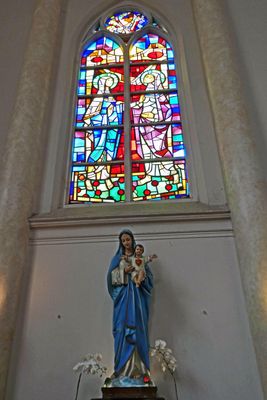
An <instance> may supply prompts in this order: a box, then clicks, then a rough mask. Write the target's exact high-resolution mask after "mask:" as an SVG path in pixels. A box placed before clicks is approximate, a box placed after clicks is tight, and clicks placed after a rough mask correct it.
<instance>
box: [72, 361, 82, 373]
mask: <svg viewBox="0 0 267 400" xmlns="http://www.w3.org/2000/svg"><path fill="white" fill-rule="evenodd" d="M82 369H83V363H82V362H79V363H78V364H76V365H75V366H74V367H73V371H74V372H79V371H81V370H82Z"/></svg>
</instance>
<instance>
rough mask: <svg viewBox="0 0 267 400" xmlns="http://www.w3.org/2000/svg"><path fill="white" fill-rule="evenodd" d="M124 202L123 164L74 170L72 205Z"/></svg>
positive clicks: (72, 177) (84, 167)
mask: <svg viewBox="0 0 267 400" xmlns="http://www.w3.org/2000/svg"><path fill="white" fill-rule="evenodd" d="M124 200H125V188H124V166H123V164H116V165H115V164H114V165H97V166H96V165H90V166H81V167H78V168H77V167H76V166H74V167H73V168H72V175H71V190H70V203H89V202H91V203H114V202H121V201H124Z"/></svg>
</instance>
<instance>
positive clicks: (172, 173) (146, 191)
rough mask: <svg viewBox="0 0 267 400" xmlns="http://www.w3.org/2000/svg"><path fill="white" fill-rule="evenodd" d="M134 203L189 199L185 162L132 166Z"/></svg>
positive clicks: (137, 164) (135, 164)
mask: <svg viewBox="0 0 267 400" xmlns="http://www.w3.org/2000/svg"><path fill="white" fill-rule="evenodd" d="M132 193H133V200H134V201H141V200H163V199H165V200H167V199H177V198H182V197H189V188H188V182H187V176H186V169H185V160H179V161H164V162H148V163H133V164H132Z"/></svg>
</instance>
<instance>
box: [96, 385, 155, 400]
mask: <svg viewBox="0 0 267 400" xmlns="http://www.w3.org/2000/svg"><path fill="white" fill-rule="evenodd" d="M101 390H102V394H103V399H122V398H124V399H125V398H127V399H155V398H156V397H157V387H156V386H137V387H102V389H101Z"/></svg>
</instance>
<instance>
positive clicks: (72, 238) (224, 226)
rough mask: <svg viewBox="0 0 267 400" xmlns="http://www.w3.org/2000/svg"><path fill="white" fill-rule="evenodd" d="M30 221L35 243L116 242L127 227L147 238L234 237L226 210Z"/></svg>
mask: <svg viewBox="0 0 267 400" xmlns="http://www.w3.org/2000/svg"><path fill="white" fill-rule="evenodd" d="M29 224H30V228H31V241H30V243H31V245H33V246H39V245H62V244H63V245H65V244H81V243H99V242H116V241H117V240H118V233H119V232H120V231H121V230H122V229H123V228H125V227H128V228H130V229H132V230H133V231H134V233H135V235H136V237H138V238H139V239H142V240H144V241H145V240H149V241H158V240H173V239H188V238H190V239H198V238H217V237H233V229H232V223H231V219H230V213H229V212H226V211H225V212H223V211H220V212H219V211H217V212H213V213H211V212H209V213H207V212H206V213H204V212H203V213H197V214H193V213H190V214H176V215H174V214H172V215H153V216H152V215H145V216H144V215H143V216H141V215H139V216H130V217H129V216H127V217H125V216H120V217H118V216H116V217H109V218H90V217H88V216H87V217H86V216H83V217H69V218H59V217H55V216H54V217H52V216H50V217H48V216H43V217H41V216H39V217H34V218H31V220H30V221H29Z"/></svg>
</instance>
